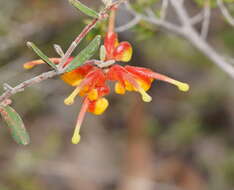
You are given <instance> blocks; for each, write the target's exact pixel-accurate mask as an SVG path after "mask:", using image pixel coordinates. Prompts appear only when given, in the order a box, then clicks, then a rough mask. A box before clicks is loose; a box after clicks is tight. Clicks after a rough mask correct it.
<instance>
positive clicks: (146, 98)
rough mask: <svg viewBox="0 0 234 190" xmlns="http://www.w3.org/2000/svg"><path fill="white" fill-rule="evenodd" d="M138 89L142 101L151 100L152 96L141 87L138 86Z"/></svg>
mask: <svg viewBox="0 0 234 190" xmlns="http://www.w3.org/2000/svg"><path fill="white" fill-rule="evenodd" d="M138 91H139V93H140V94H141V96H142V100H143V101H144V102H151V101H152V97H151V96H150V95H149V94H147V93H146V92H145V90H144V89H143V88H140V89H139V90H138Z"/></svg>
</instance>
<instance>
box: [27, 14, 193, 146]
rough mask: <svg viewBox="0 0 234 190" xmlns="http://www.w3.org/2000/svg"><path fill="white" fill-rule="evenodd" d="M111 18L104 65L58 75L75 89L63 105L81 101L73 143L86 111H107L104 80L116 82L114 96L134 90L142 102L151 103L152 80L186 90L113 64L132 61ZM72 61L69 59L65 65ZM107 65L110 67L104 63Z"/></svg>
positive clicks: (30, 64)
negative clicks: (119, 39) (79, 99)
mask: <svg viewBox="0 0 234 190" xmlns="http://www.w3.org/2000/svg"><path fill="white" fill-rule="evenodd" d="M110 18H111V19H110V23H109V29H108V32H107V34H106V36H105V39H104V47H105V48H104V49H105V57H104V60H103V63H99V64H93V62H88V63H85V64H84V65H82V66H80V67H78V68H77V69H75V70H73V71H71V72H67V73H64V74H63V75H61V79H62V80H63V81H64V82H66V83H67V84H69V85H71V86H74V87H75V90H74V91H73V92H72V93H71V94H70V95H69V96H68V97H67V98H66V99H65V100H64V103H65V104H66V105H71V104H73V103H74V100H75V98H76V97H77V95H80V96H82V97H83V98H84V101H83V104H82V107H81V111H80V113H79V115H78V118H77V123H76V128H75V131H74V135H73V137H72V142H73V143H74V144H77V143H78V142H79V141H80V134H79V133H80V127H81V124H82V122H83V119H84V116H85V113H86V112H87V111H89V112H91V113H93V114H95V115H100V114H102V113H103V112H104V111H105V110H106V109H107V107H108V105H109V103H108V100H107V99H106V98H105V96H106V95H108V94H109V93H110V88H109V87H108V86H107V84H106V83H107V81H113V82H115V92H116V93H117V94H125V93H126V91H136V92H139V93H140V95H141V97H142V100H143V101H144V102H150V101H151V100H152V98H151V96H150V95H149V94H148V93H147V91H148V90H149V89H150V87H151V84H152V82H153V81H154V80H161V81H165V82H168V83H171V84H173V85H175V86H177V87H178V88H179V90H181V91H188V90H189V85H188V84H186V83H182V82H179V81H177V80H174V79H172V78H169V77H167V76H165V75H162V74H158V73H156V72H153V71H152V70H150V69H148V68H143V67H135V66H129V65H126V66H121V65H119V64H116V62H129V61H130V60H131V57H132V46H131V44H130V43H129V42H120V43H119V41H118V36H117V34H116V33H115V32H114V24H113V20H114V19H113V18H114V11H112V15H111V17H110ZM72 59H73V58H72V57H71V58H70V59H69V60H68V61H67V63H66V65H67V64H69V63H70V62H71V60H72ZM50 60H51V61H52V62H54V63H55V64H57V63H59V62H60V58H51V59H50ZM108 62H110V63H111V64H105V63H108ZM42 63H44V62H43V61H42V60H36V61H31V62H28V63H25V64H24V67H25V68H27V69H28V68H32V67H34V66H36V65H38V64H42Z"/></svg>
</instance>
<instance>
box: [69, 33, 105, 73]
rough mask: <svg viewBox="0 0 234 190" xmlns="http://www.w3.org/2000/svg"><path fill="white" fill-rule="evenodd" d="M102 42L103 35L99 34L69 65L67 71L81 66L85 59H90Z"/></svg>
mask: <svg viewBox="0 0 234 190" xmlns="http://www.w3.org/2000/svg"><path fill="white" fill-rule="evenodd" d="M100 43H101V36H100V35H97V36H96V37H95V38H94V39H93V40H92V42H90V43H89V45H88V46H87V47H86V48H85V49H83V50H82V51H81V52H80V53H79V54H78V55H77V56H76V57H75V58H74V59H73V60H72V61H71V62H70V63H69V65H68V67H67V69H66V72H70V71H72V70H74V69H76V68H77V67H79V66H81V65H82V64H83V63H85V61H87V60H89V59H90V58H91V57H92V56H93V55H94V54H95V52H96V51H97V49H98V48H99V46H100Z"/></svg>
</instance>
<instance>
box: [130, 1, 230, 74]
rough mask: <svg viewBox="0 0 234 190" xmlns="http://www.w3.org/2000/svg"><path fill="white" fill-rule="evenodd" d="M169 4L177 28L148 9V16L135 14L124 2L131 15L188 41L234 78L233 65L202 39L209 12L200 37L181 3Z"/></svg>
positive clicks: (206, 26)
mask: <svg viewBox="0 0 234 190" xmlns="http://www.w3.org/2000/svg"><path fill="white" fill-rule="evenodd" d="M170 4H171V5H172V7H173V8H174V10H175V12H176V16H177V18H178V19H179V21H180V25H178V26H177V25H175V24H173V23H171V22H169V21H167V20H161V19H159V18H157V17H156V16H154V14H151V13H150V12H149V9H147V10H146V11H147V12H148V15H143V14H140V13H138V12H136V11H135V10H134V9H133V8H132V7H131V5H130V4H129V3H128V2H126V8H127V10H128V11H129V12H130V13H131V14H132V15H134V16H139V17H140V18H141V19H142V20H144V21H148V22H150V23H152V24H154V25H156V26H159V27H161V28H162V29H164V30H167V31H168V32H171V33H173V34H177V35H179V36H181V37H182V38H184V39H186V40H188V41H189V42H190V43H191V44H192V45H193V46H194V47H196V48H197V49H198V50H199V51H200V52H202V53H203V54H204V55H205V56H207V57H208V58H209V59H210V60H211V61H212V62H213V63H214V64H216V65H217V66H218V67H220V68H221V69H222V70H223V71H225V72H226V73H227V74H229V76H231V77H232V78H234V67H233V65H232V64H230V63H229V62H227V59H226V58H225V57H224V56H222V55H220V54H219V53H218V52H217V51H216V50H214V49H213V47H211V46H210V45H209V44H208V42H207V41H206V40H205V39H204V37H205V36H206V35H207V32H208V28H209V27H208V25H209V22H208V21H207V19H208V20H210V19H209V17H210V13H209V10H208V9H207V10H206V11H207V13H206V14H207V15H206V16H207V17H206V19H205V20H206V21H205V22H203V25H204V27H203V37H202V36H201V35H200V34H199V33H198V32H197V31H196V29H195V28H194V26H193V25H194V23H193V22H192V19H191V18H190V16H189V15H188V12H187V10H186V8H185V7H184V5H183V1H178V0H170Z"/></svg>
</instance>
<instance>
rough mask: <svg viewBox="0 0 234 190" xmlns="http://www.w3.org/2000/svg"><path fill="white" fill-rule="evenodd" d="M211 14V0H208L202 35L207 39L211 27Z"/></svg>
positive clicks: (205, 7) (205, 6)
mask: <svg viewBox="0 0 234 190" xmlns="http://www.w3.org/2000/svg"><path fill="white" fill-rule="evenodd" d="M210 16H211V10H210V0H206V2H205V5H204V20H203V23H202V29H201V37H202V38H203V39H204V40H205V39H206V38H207V36H208V33H209V28H210Z"/></svg>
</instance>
